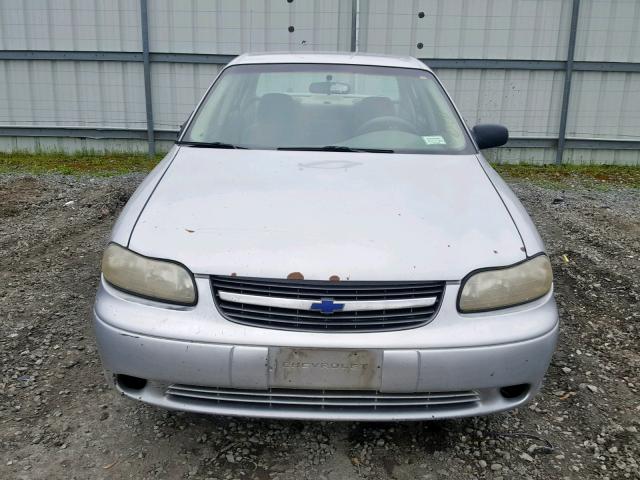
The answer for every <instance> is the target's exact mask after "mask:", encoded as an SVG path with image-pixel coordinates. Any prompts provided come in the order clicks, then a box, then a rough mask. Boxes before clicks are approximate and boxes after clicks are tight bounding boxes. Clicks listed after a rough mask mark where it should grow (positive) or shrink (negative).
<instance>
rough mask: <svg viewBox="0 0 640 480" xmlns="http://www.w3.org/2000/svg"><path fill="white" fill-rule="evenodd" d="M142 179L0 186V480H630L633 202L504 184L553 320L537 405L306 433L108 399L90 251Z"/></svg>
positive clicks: (635, 355)
mask: <svg viewBox="0 0 640 480" xmlns="http://www.w3.org/2000/svg"><path fill="white" fill-rule="evenodd" d="M141 178H142V176H141V175H125V176H117V177H112V178H99V177H95V178H93V177H70V176H55V175H39V176H29V175H18V174H4V175H0V478H2V479H13V478H16V479H22V478H25V479H26V478H29V479H30V478H48V479H57V478H64V479H76V478H77V479H85V478H93V479H100V478H109V479H120V478H135V479H140V478H150V479H151V478H211V479H248V478H255V479H265V480H266V479H334V480H336V479H347V478H372V479H383V478H395V479H403V480H404V479H406V480H409V479H437V478H448V477H449V478H456V479H467V478H493V479H498V478H504V479H509V478H517V479H520V478H545V479H547V478H548V479H558V478H560V479H561V478H570V479H590V478H603V479H606V478H611V479H613V478H631V479H638V478H640V467H639V465H638V462H640V433H639V431H640V393H639V390H640V341H639V335H640V331H639V328H638V327H639V324H640V309H639V308H638V307H639V305H640V284H639V278H640V276H639V274H640V190H637V189H624V188H616V189H611V190H602V189H587V188H584V187H581V186H577V185H566V187H565V190H564V191H562V190H558V189H556V188H551V187H548V186H547V187H545V186H540V185H532V184H531V183H524V182H523V181H517V182H512V186H513V188H514V189H515V191H516V192H517V194H518V195H519V196H520V198H521V199H522V200H523V202H524V203H525V204H526V206H527V208H528V209H529V211H530V212H531V214H532V217H533V219H534V221H535V222H536V224H537V225H538V227H539V229H540V232H541V234H542V236H543V238H544V240H545V242H546V244H547V248H548V252H549V254H550V257H551V259H552V262H553V266H554V270H555V282H556V283H555V285H556V297H557V300H558V303H559V308H560V314H561V319H562V326H561V335H560V342H559V345H558V350H557V352H556V354H555V357H554V360H553V363H552V365H551V367H550V369H549V372H548V375H547V378H546V382H545V385H544V387H543V390H542V393H541V394H540V395H539V396H537V397H536V398H535V400H534V402H533V403H531V404H530V405H528V406H526V407H524V408H522V409H519V410H517V411H513V412H509V413H504V414H499V415H493V416H490V417H483V418H473V419H463V420H451V421H440V422H425V423H393V424H392V423H389V424H377V423H376V424H373V423H326V422H323V423H310V422H291V421H259V420H249V419H231V418H220V417H209V416H202V415H193V414H183V413H173V412H166V411H162V410H158V409H155V408H151V407H147V406H144V405H141V404H137V403H134V402H132V401H129V400H127V399H125V398H122V397H120V396H118V395H117V394H116V393H115V392H113V391H112V390H110V389H109V388H107V386H106V384H105V381H104V378H103V376H102V373H101V367H100V361H99V358H98V355H97V352H96V346H95V342H94V339H93V336H92V331H91V324H90V320H89V319H90V314H91V308H92V302H93V296H94V291H95V288H96V285H97V281H98V272H99V262H100V255H101V251H102V248H103V247H104V244H105V241H106V238H107V235H108V232H109V230H110V228H111V226H112V224H113V222H114V219H115V217H116V215H117V212H118V211H119V209H120V208H121V207H122V205H123V204H124V202H125V201H126V199H127V198H128V196H129V195H130V194H131V192H132V191H133V189H134V188H135V186H136V185H137V184H138V183H139V181H140V180H141ZM528 435H529V436H528ZM547 442H549V443H550V444H551V445H552V446H553V450H552V451H550V449H548V448H545V445H547Z"/></svg>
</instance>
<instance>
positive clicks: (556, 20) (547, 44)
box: [360, 0, 571, 60]
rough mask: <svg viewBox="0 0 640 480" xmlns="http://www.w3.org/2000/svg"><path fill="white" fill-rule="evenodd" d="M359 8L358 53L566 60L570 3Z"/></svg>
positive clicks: (445, 2)
mask: <svg viewBox="0 0 640 480" xmlns="http://www.w3.org/2000/svg"><path fill="white" fill-rule="evenodd" d="M360 4H361V11H362V13H361V26H362V30H361V32H360V49H361V50H362V51H368V52H377V53H394V54H402V55H407V54H409V55H412V56H415V57H421V58H494V59H526V60H529V59H532V60H564V59H565V58H566V52H567V42H568V39H569V23H570V22H569V20H570V17H571V2H570V1H565V0H411V1H410V0H360ZM420 12H423V13H424V17H422V18H420V17H419V14H420ZM419 43H421V44H422V48H418V44H419Z"/></svg>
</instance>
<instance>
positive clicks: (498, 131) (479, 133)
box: [471, 123, 509, 150]
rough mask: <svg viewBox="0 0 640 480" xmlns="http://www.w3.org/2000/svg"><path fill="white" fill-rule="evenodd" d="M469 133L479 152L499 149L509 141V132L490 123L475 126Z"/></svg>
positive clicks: (500, 126) (505, 128)
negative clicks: (471, 134)
mask: <svg viewBox="0 0 640 480" xmlns="http://www.w3.org/2000/svg"><path fill="white" fill-rule="evenodd" d="M471 133H473V138H474V139H475V141H476V143H477V144H478V148H479V149H480V150H484V149H485V148H493V147H500V146H502V145H504V144H505V143H507V140H509V130H507V127H503V126H502V125H495V124H492V123H485V124H482V125H476V126H475V127H473V128H472V129H471Z"/></svg>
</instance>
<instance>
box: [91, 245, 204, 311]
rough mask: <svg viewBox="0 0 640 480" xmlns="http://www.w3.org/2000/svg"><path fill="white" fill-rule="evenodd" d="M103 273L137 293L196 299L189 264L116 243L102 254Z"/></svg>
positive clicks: (180, 300) (177, 300)
mask: <svg viewBox="0 0 640 480" xmlns="http://www.w3.org/2000/svg"><path fill="white" fill-rule="evenodd" d="M102 275H103V276H104V279H105V280H106V281H107V282H109V283H110V284H111V285H113V286H114V287H116V288H120V289H122V290H125V291H127V292H130V293H133V294H134V295H140V296H142V297H148V298H152V299H155V300H160V301H163V302H170V303H179V304H182V305H193V304H195V303H196V287H195V285H194V283H193V277H192V275H191V272H189V270H187V269H186V268H185V267H183V266H182V265H179V264H177V263H174V262H170V261H166V260H155V259H153V258H147V257H143V256H142V255H138V254H137V253H134V252H132V251H131V250H127V249H126V248H124V247H121V246H120V245H117V244H115V243H111V244H109V246H108V247H107V249H106V250H105V252H104V255H103V256H102Z"/></svg>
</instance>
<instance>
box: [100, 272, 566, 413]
mask: <svg viewBox="0 0 640 480" xmlns="http://www.w3.org/2000/svg"><path fill="white" fill-rule="evenodd" d="M198 282H203V279H198ZM203 286H204V285H199V287H203ZM200 292H203V289H202V288H200ZM456 294H457V286H456V285H452V286H448V288H447V290H446V293H445V298H444V299H443V304H442V308H441V311H440V312H439V314H438V315H437V317H436V318H435V319H434V321H433V322H432V323H430V324H428V325H425V326H423V327H419V328H416V329H413V330H408V331H402V332H378V333H375V332H374V333H346V334H325V333H309V332H282V331H275V330H269V329H262V328H255V327H247V326H243V325H237V324H234V323H231V322H229V321H227V320H225V319H224V318H222V317H221V316H220V315H219V313H218V312H217V311H216V309H215V306H214V305H213V300H212V299H209V298H208V297H207V296H206V295H202V296H201V298H200V302H199V304H198V305H197V306H196V307H193V308H181V309H174V310H168V309H166V308H161V307H159V306H158V305H155V306H154V305H152V304H144V303H140V302H139V301H137V300H134V299H132V298H130V297H128V296H126V295H125V294H121V293H120V292H117V291H114V290H113V289H111V288H110V287H109V286H108V285H105V284H104V283H103V284H102V285H101V287H100V290H99V292H98V297H97V300H96V308H95V313H94V328H95V333H96V338H97V341H98V346H99V350H100V355H101V357H102V362H103V366H104V368H105V370H106V371H107V372H108V377H109V378H110V379H113V378H115V377H116V376H117V375H120V376H121V375H128V376H133V377H139V378H143V379H146V380H148V381H147V383H146V384H145V385H144V386H143V387H142V388H130V386H128V385H127V384H126V382H124V383H123V382H116V387H117V388H118V389H119V390H120V391H121V392H122V393H123V394H125V395H127V396H129V397H131V398H135V399H137V400H141V401H144V402H147V403H150V404H153V405H157V406H160V407H164V408H169V409H177V410H183V411H192V412H200V413H209V414H221V415H239V416H252V417H265V418H289V419H292V418H293V419H323V420H367V421H371V420H383V421H389V420H426V419H440V418H450V417H462V416H475V415H484V414H488V413H493V412H498V411H503V410H509V409H512V408H515V407H518V406H519V405H522V404H524V403H526V402H527V401H529V400H530V399H531V398H532V397H533V395H534V394H535V393H536V392H537V390H538V388H539V386H540V384H541V381H542V378H543V376H544V374H545V371H546V369H547V367H548V365H549V362H550V360H551V356H552V354H553V350H554V348H555V343H556V339H557V334H558V323H557V311H556V307H555V303H554V301H553V297H552V295H551V294H549V295H548V296H547V297H545V298H543V299H540V300H538V301H536V302H533V303H532V304H530V305H527V306H523V307H517V308H514V309H509V310H505V311H503V312H500V313H498V314H496V313H494V314H482V315H460V314H458V313H457V312H455V307H454V308H450V305H455V303H452V302H454V301H455V295H456ZM452 297H453V298H452ZM151 322H153V323H151ZM125 325H126V326H128V328H127V327H125ZM134 326H135V330H134ZM464 326H466V329H464V328H462V327H464ZM461 332H464V334H461ZM185 337H186V338H185ZM489 338H492V339H493V341H489V340H488V339H489ZM281 346H291V347H313V348H327V349H328V348H331V349H336V348H345V349H369V350H375V351H378V352H379V353H380V355H381V358H382V362H381V379H380V388H379V391H378V392H376V393H375V394H374V393H373V392H364V393H363V392H352V393H348V392H347V393H346V394H345V398H346V397H348V398H349V402H351V401H353V402H356V403H353V404H344V405H342V404H341V405H339V406H336V404H335V399H333V396H335V395H334V394H333V393H332V392H331V390H326V391H322V392H318V391H313V392H312V391H308V394H309V395H308V398H307V400H309V401H307V402H300V401H298V400H296V398H298V399H299V398H300V396H302V397H304V396H305V394H304V392H305V390H297V391H296V390H294V393H295V392H298V394H297V395H296V394H293V395H292V393H291V392H292V390H289V391H287V392H284V391H281V390H279V389H273V388H272V385H270V380H269V379H270V375H269V368H270V355H272V352H273V347H281ZM512 385H528V388H526V389H525V390H523V392H522V394H520V395H515V396H508V395H507V396H505V395H503V394H501V393H500V389H501V388H503V387H506V386H512ZM292 387H293V388H294V389H295V387H296V386H295V385H293V386H292ZM175 388H177V389H178V390H179V389H182V390H183V391H184V390H186V391H188V394H186V395H175V394H172V393H171V391H172V389H174V390H175ZM189 392H190V393H189ZM425 392H432V393H433V392H436V393H433V394H427V393H425ZM418 394H420V395H418ZM282 395H284V396H285V397H286V398H287V399H289V400H290V399H291V398H294V400H295V401H289V400H287V401H278V398H281V396H282ZM279 396H280V397H279ZM355 397H358V398H357V399H356V398H355ZM417 397H419V398H417ZM423 397H424V398H423ZM427 397H428V398H427ZM221 399H222V400H221ZM242 399H246V401H243V400H242ZM310 399H313V401H310ZM443 399H449V400H447V401H444V400H443ZM462 399H465V401H462ZM466 400H468V401H466ZM332 402H333V403H332ZM389 402H391V403H392V404H391V405H388V404H389ZM393 402H395V403H393ZM383 407H384V408H383Z"/></svg>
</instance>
